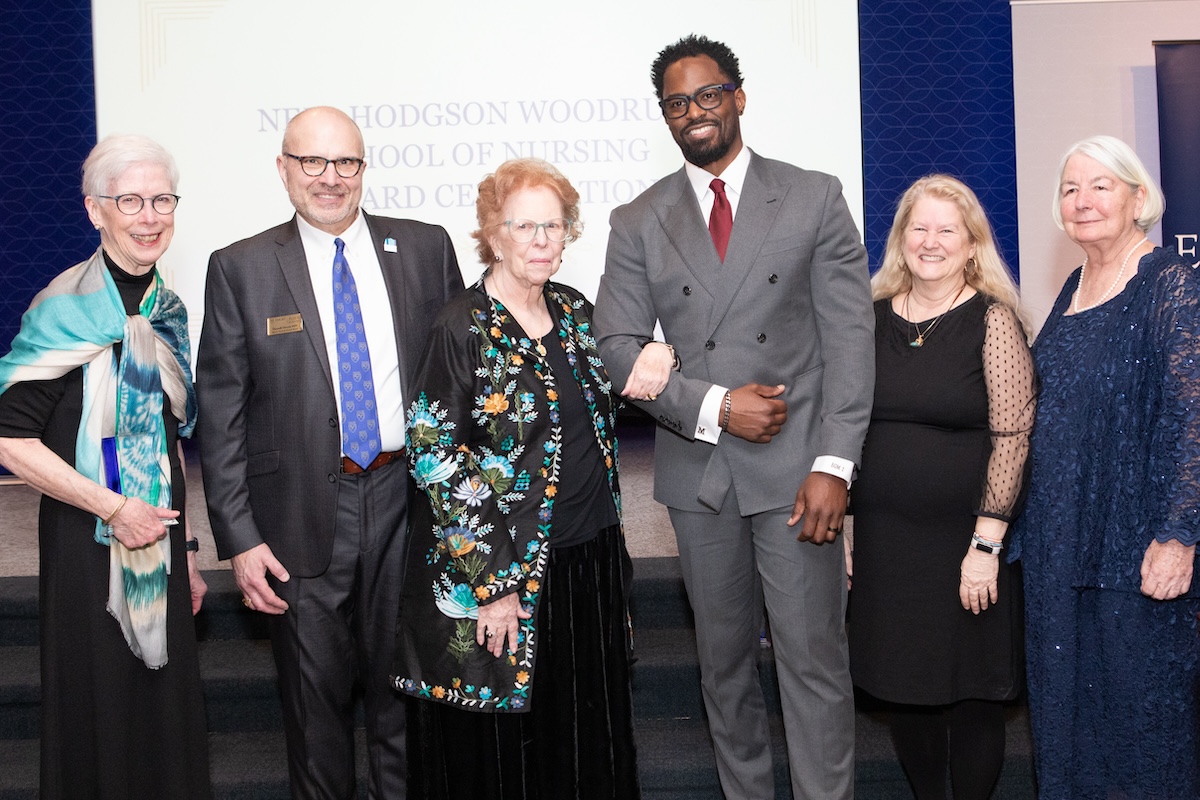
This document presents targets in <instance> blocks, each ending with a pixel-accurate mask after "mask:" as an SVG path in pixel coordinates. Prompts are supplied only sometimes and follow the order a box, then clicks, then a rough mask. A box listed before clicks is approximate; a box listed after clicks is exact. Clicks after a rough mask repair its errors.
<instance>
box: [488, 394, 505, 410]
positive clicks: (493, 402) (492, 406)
mask: <svg viewBox="0 0 1200 800" xmlns="http://www.w3.org/2000/svg"><path fill="white" fill-rule="evenodd" d="M483 410H484V411H486V412H487V413H488V414H503V413H504V412H505V411H507V410H508V399H507V398H506V397H505V396H504V395H502V394H491V395H488V398H487V399H486V400H484V401H483Z"/></svg>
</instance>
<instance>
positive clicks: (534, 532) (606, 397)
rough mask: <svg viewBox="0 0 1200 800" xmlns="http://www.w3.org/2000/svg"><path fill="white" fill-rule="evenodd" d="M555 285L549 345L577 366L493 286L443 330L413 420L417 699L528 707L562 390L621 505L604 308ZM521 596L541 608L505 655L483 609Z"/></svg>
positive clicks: (411, 598) (469, 300)
mask: <svg viewBox="0 0 1200 800" xmlns="http://www.w3.org/2000/svg"><path fill="white" fill-rule="evenodd" d="M545 291H546V297H547V301H548V306H549V307H550V308H551V310H552V312H553V315H554V332H553V338H552V336H551V335H547V336H545V337H543V338H542V342H543V343H544V344H545V345H546V346H548V347H549V346H560V347H562V348H563V351H564V352H565V353H566V355H567V363H568V365H569V366H570V370H569V371H568V372H567V373H566V374H562V373H561V372H560V373H559V374H555V372H554V371H553V370H552V369H551V367H550V365H549V363H548V362H547V360H546V358H545V356H544V355H542V354H540V353H539V352H538V351H537V349H536V348H535V345H534V343H533V342H531V341H530V340H529V338H528V337H527V336H525V334H524V331H523V330H522V329H521V327H520V325H519V324H517V323H516V321H515V320H514V319H513V318H512V316H511V314H510V313H509V312H508V310H507V309H505V308H504V307H503V305H501V304H500V303H498V302H496V301H494V300H492V299H491V298H489V297H488V296H487V294H486V292H485V291H484V288H483V284H482V281H481V282H480V283H479V284H476V286H475V289H474V291H472V292H468V293H465V294H464V295H462V296H461V297H460V298H459V299H457V300H455V301H452V302H451V304H449V305H448V306H447V308H446V309H445V310H444V311H443V314H442V317H441V319H440V320H439V323H438V324H437V326H435V328H434V330H433V331H432V333H431V336H430V346H429V352H427V353H426V354H425V358H424V361H423V364H422V369H421V374H420V376H419V377H418V379H417V381H416V382H415V385H414V386H413V389H412V390H413V392H414V394H413V396H414V397H415V398H416V399H415V400H414V401H413V403H412V405H411V408H410V410H409V411H408V415H407V420H408V423H407V424H408V441H407V444H408V448H409V463H410V469H411V471H412V474H413V477H414V479H415V480H416V483H417V485H418V487H419V488H420V490H421V491H422V492H423V494H424V495H425V497H426V498H427V500H428V503H429V509H430V510H431V511H432V516H433V519H432V521H431V522H429V523H428V527H424V528H420V527H419V528H415V529H414V530H413V532H412V533H411V535H412V536H414V537H417V538H416V540H415V543H414V547H415V548H416V552H420V553H423V554H427V555H426V557H425V558H422V559H419V560H414V561H415V563H411V564H410V573H409V576H408V581H409V584H408V585H409V586H412V587H414V588H413V589H412V592H414V593H420V592H426V594H424V595H420V596H417V595H413V594H411V593H410V594H408V595H407V596H406V602H413V603H414V604H415V605H416V606H417V607H418V608H419V609H420V611H419V612H418V615H419V619H420V624H419V625H414V626H411V627H410V628H409V629H408V630H410V631H411V636H412V637H413V640H412V641H411V642H408V641H405V640H403V637H402V641H401V643H400V645H399V648H400V651H401V652H400V663H403V664H409V665H411V667H410V668H409V671H408V674H406V675H398V676H396V677H395V678H394V681H393V682H394V685H395V687H396V688H397V689H398V690H399V691H402V692H404V693H406V694H410V695H414V696H417V697H423V698H429V699H433V700H437V701H440V702H446V703H450V704H454V705H458V706H461V707H464V708H477V709H479V708H486V709H490V710H495V711H510V712H511V711H517V710H521V709H523V708H526V707H527V706H528V703H529V698H530V691H531V686H532V681H533V676H534V674H535V671H536V670H535V666H536V660H537V659H536V656H537V646H538V642H539V639H538V628H537V607H538V604H539V603H540V601H541V598H542V592H541V588H542V583H543V581H544V579H545V574H546V569H547V566H548V563H549V557H550V539H551V537H552V536H553V533H554V507H555V497H556V495H557V494H558V491H559V480H560V471H561V457H562V453H561V447H562V442H563V436H562V429H561V424H562V421H561V419H560V411H561V410H560V405H559V396H558V393H559V391H560V387H564V388H562V390H564V391H574V392H579V393H580V396H582V397H583V398H584V400H585V404H586V405H587V407H588V416H589V419H590V421H591V423H592V428H593V430H594V431H595V434H596V441H597V444H598V445H599V448H600V453H601V456H602V458H603V459H604V464H605V467H606V470H607V472H608V479H609V484H610V487H611V489H612V492H613V500H614V503H615V504H616V506H617V509H618V513H619V509H620V496H619V493H618V491H617V486H616V465H617V447H616V441H615V439H614V438H613V436H612V432H613V430H614V421H615V417H614V414H615V406H614V404H613V402H612V397H611V382H610V380H609V378H608V375H607V373H606V372H605V371H604V366H603V364H602V363H601V361H600V356H599V353H598V351H597V349H596V343H595V339H594V337H593V336H592V334H591V323H590V315H591V306H590V304H589V303H588V302H587V300H585V299H584V298H583V297H582V296H581V295H579V294H578V293H577V292H575V291H574V290H572V289H568V288H566V287H561V286H557V285H555V284H547V286H546V290H545ZM422 525H425V523H422ZM414 576H415V580H414ZM419 587H424V588H423V589H422V588H419ZM509 594H516V595H517V597H518V598H519V602H520V603H521V605H522V607H524V608H525V609H526V610H527V611H529V612H531V616H530V618H529V619H527V620H521V621H520V624H519V629H518V637H517V644H516V647H515V648H514V649H513V650H511V651H509V652H507V653H505V654H504V655H502V656H501V657H499V658H493V657H492V656H491V655H490V654H487V653H486V651H482V648H481V647H480V646H479V645H478V644H477V642H476V636H477V633H478V632H477V630H476V624H477V623H476V621H477V620H478V616H479V606H480V605H481V604H485V603H488V602H490V601H492V600H494V599H497V598H499V597H503V596H506V595H509ZM422 602H426V603H428V604H429V605H428V612H429V613H424V609H423V607H422V606H421V603H422ZM447 656H449V658H447ZM451 670H453V671H451Z"/></svg>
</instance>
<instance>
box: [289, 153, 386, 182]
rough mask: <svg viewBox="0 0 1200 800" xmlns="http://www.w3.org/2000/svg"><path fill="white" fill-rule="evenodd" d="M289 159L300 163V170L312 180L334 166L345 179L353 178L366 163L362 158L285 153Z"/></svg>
mask: <svg viewBox="0 0 1200 800" xmlns="http://www.w3.org/2000/svg"><path fill="white" fill-rule="evenodd" d="M284 155H285V156H287V157H288V158H294V159H296V160H297V161H299V162H300V169H302V170H304V174H305V175H307V176H308V177H310V178H319V177H320V176H322V175H324V174H325V168H326V167H328V166H329V165H330V164H333V169H334V171H335V172H337V174H338V175H340V176H341V177H343V178H353V177H354V176H355V175H357V174H358V173H359V172H362V168H363V164H365V163H366V162H365V161H363V160H362V159H361V158H321V157H320V156H294V155H292V154H291V153H284Z"/></svg>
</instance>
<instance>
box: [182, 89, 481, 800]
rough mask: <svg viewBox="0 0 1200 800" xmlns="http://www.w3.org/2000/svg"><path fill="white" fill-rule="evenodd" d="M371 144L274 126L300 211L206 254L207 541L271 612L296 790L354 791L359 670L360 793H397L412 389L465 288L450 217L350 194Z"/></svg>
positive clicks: (315, 114)
mask: <svg viewBox="0 0 1200 800" xmlns="http://www.w3.org/2000/svg"><path fill="white" fill-rule="evenodd" d="M363 155H364V149H363V139H362V133H361V132H360V131H359V129H358V126H356V125H355V124H354V122H353V121H352V120H351V119H350V118H349V117H348V116H346V115H345V114H343V113H342V112H341V111H338V110H336V109H332V108H312V109H309V110H307V111H304V112H303V113H301V114H299V115H297V116H296V117H295V118H294V119H292V121H291V122H290V123H289V125H288V127H287V130H286V131H285V133H284V136H283V152H282V153H281V154H280V155H279V156H278V157H277V159H276V165H277V167H278V169H279V176H280V177H281V178H282V179H283V184H284V186H285V187H286V188H287V192H288V197H289V198H290V199H291V201H292V205H293V206H295V208H296V216H294V217H293V218H292V219H291V220H290V221H288V222H286V223H284V224H283V225H280V226H278V227H275V228H272V229H270V230H268V231H265V232H263V233H260V234H258V235H257V236H254V237H252V238H250V239H246V240H244V241H241V242H237V243H236V244H233V245H230V246H229V247H227V248H225V249H223V250H218V251H217V252H215V253H213V254H212V258H211V259H210V260H209V265H208V284H207V287H206V290H205V316H204V328H203V333H202V337H201V346H200V352H199V357H198V358H197V362H196V372H197V381H196V384H197V388H198V393H199V401H200V414H201V416H202V417H203V418H204V421H203V422H202V423H200V426H199V429H198V436H199V439H200V453H201V458H202V460H203V467H204V488H205V491H206V493H207V495H208V513H209V518H210V519H211V520H212V530H213V536H214V537H215V539H216V543H217V550H218V553H219V554H220V556H221V558H228V559H232V561H233V572H234V576H235V578H236V579H237V584H238V587H239V588H240V589H241V591H242V595H243V601H242V602H243V603H245V605H246V606H247V607H248V608H250V609H252V610H254V611H259V612H262V613H265V614H269V615H271V616H270V633H271V644H272V648H273V650H274V653H275V664H276V666H277V667H278V671H279V683H280V689H281V693H282V695H283V712H284V729H285V732H286V735H287V745H288V770H289V773H290V776H291V782H292V796H293V797H298V798H339V799H340V798H350V797H353V796H354V793H355V788H354V781H355V775H354V753H353V749H354V731H353V728H354V715H353V700H352V690H353V687H354V684H355V682H356V680H357V681H358V682H359V683H360V684H361V686H362V688H363V690H364V695H365V696H364V704H365V711H366V715H365V716H366V729H367V750H368V754H367V755H368V759H367V761H368V770H369V777H368V794H369V796H370V797H372V798H381V799H382V798H387V800H392V798H402V797H404V796H405V781H406V775H407V770H406V763H405V752H404V750H405V724H404V723H405V711H404V705H403V703H402V702H401V700H400V699H399V698H398V696H397V695H395V694H394V693H393V692H392V690H391V689H390V687H389V683H388V672H389V670H390V669H391V666H392V650H393V643H394V641H395V628H396V626H395V621H396V612H397V606H398V604H399V597H400V583H401V579H402V576H403V574H404V572H403V562H404V548H405V538H406V536H405V534H406V524H407V509H408V502H410V499H411V497H410V481H409V478H408V470H407V462H406V460H405V458H404V455H403V450H404V407H403V403H404V401H405V400H406V399H408V398H406V397H405V396H404V392H405V387H406V386H407V385H409V381H410V380H411V378H412V376H413V373H414V371H415V370H416V365H417V360H418V358H419V356H420V353H421V351H422V350H423V349H424V347H425V341H426V337H427V335H428V332H429V327H430V324H431V323H432V321H433V318H434V316H435V315H436V314H437V312H438V310H439V309H440V308H441V307H442V305H443V303H444V302H445V301H446V299H447V298H449V297H451V296H453V295H454V294H456V293H458V292H459V291H461V290H462V288H463V283H462V277H461V275H460V273H459V270H458V261H457V259H456V258H455V255H454V248H453V246H452V245H451V243H450V238H449V237H448V236H447V235H446V232H445V231H444V230H443V229H442V228H440V227H436V226H432V225H425V224H422V223H420V222H414V221H411V220H399V219H387V218H384V217H372V216H368V215H367V214H366V213H365V212H363V211H361V210H360V209H359V201H360V199H361V197H362V181H363V170H364V169H365V168H366V163H365V162H364V161H363Z"/></svg>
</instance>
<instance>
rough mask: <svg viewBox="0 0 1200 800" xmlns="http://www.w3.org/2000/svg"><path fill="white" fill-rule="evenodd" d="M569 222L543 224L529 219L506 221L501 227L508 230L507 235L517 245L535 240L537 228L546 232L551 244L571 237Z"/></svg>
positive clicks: (548, 221) (555, 220)
mask: <svg viewBox="0 0 1200 800" xmlns="http://www.w3.org/2000/svg"><path fill="white" fill-rule="evenodd" d="M571 222H572V221H571V220H569V219H562V218H559V219H548V220H546V221H545V222H534V221H533V220H531V219H506V220H504V222H503V223H501V224H502V225H504V226H505V227H507V228H508V235H509V236H511V237H512V240H513V241H514V242H516V243H517V244H527V243H529V242H532V241H533V240H534V239H536V238H537V232H538V228H541V229H542V230H544V231H545V232H546V238H547V239H549V240H550V241H552V242H565V241H566V240H567V237H568V236H570V235H571Z"/></svg>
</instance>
